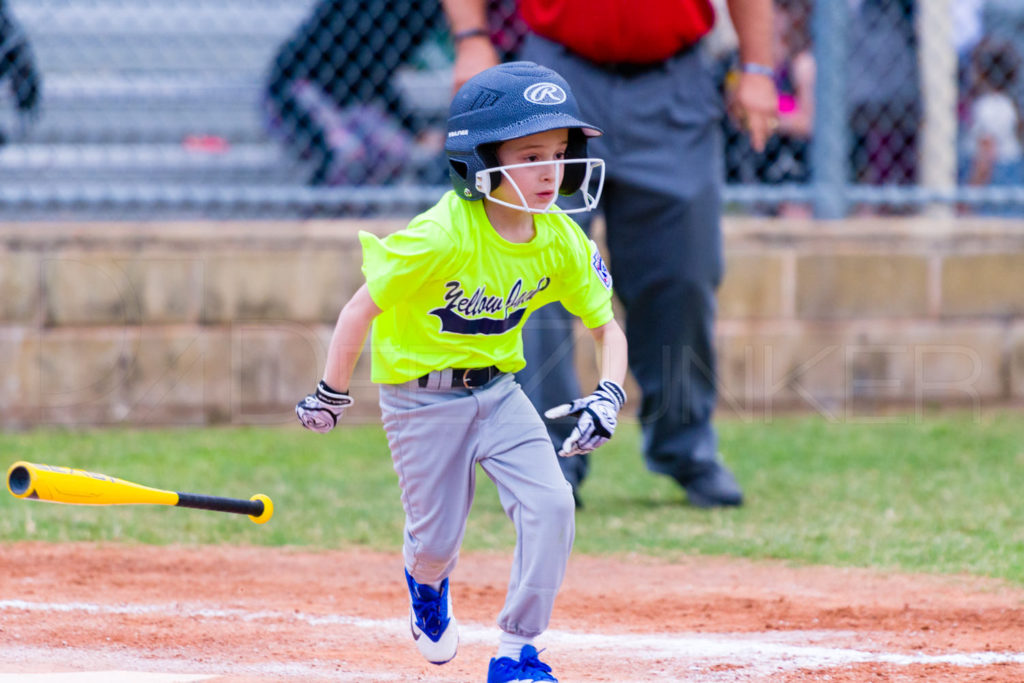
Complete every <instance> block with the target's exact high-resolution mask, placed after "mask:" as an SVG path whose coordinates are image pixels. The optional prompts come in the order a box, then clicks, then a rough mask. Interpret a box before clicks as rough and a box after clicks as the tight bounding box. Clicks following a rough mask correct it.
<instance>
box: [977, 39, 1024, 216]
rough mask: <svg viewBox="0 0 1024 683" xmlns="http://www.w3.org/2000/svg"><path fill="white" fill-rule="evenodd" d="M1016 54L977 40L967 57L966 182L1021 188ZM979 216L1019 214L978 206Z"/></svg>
mask: <svg viewBox="0 0 1024 683" xmlns="http://www.w3.org/2000/svg"><path fill="white" fill-rule="evenodd" d="M1019 71H1020V56H1019V55H1018V54H1017V52H1016V51H1015V50H1014V49H1013V47H1012V46H1011V45H1010V44H1008V43H1005V42H1001V41H995V40H991V39H985V40H982V41H981V42H980V43H978V45H977V46H976V47H975V48H974V51H973V53H972V55H971V74H972V80H973V82H974V84H975V86H974V88H973V90H974V97H973V99H972V101H971V103H970V113H969V118H968V127H967V135H966V141H967V149H966V156H967V162H968V169H967V178H966V181H967V184H969V185H985V186H1000V185H1002V186H1006V185H1013V186H1017V187H1022V186H1024V152H1022V149H1021V141H1022V139H1024V122H1022V120H1021V115H1020V107H1019V106H1018V103H1017V101H1016V100H1015V99H1014V93H1015V92H1016V90H1017V78H1018V73H1019ZM976 213H979V214H984V215H990V216H992V215H1003V216H1007V215H1018V216H1019V215H1020V210H1019V209H1017V210H1013V209H1005V208H1003V209H1000V208H997V207H992V206H984V205H982V206H980V207H978V209H977V210H976Z"/></svg>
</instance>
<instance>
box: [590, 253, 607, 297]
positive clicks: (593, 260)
mask: <svg viewBox="0 0 1024 683" xmlns="http://www.w3.org/2000/svg"><path fill="white" fill-rule="evenodd" d="M590 265H591V266H592V267H593V268H594V272H595V273H597V277H598V278H600V280H601V284H603V285H604V286H605V289H611V288H612V274H611V273H609V272H608V266H606V265H605V264H604V259H603V258H601V252H599V251H598V250H597V249H596V248H595V249H594V255H593V256H591V257H590Z"/></svg>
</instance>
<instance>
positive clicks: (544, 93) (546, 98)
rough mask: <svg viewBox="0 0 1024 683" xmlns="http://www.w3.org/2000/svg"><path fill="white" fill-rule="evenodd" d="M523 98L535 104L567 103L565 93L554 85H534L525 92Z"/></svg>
mask: <svg viewBox="0 0 1024 683" xmlns="http://www.w3.org/2000/svg"><path fill="white" fill-rule="evenodd" d="M523 97H525V98H526V101H527V102H532V103H533V104H561V103H562V102H565V98H566V96H565V91H564V90H562V88H561V87H560V86H558V85H556V84H554V83H534V84H533V85H531V86H530V87H529V88H527V89H526V90H524V91H523Z"/></svg>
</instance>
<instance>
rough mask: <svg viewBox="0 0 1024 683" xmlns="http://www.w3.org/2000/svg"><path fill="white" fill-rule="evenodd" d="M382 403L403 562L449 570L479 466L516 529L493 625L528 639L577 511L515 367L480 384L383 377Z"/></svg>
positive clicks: (424, 577)
mask: <svg viewBox="0 0 1024 683" xmlns="http://www.w3.org/2000/svg"><path fill="white" fill-rule="evenodd" d="M380 406H381V413H382V416H383V422H384V431H385V432H386V433H387V437H388V444H389V445H390V447H391V459H392V461H393V463H394V467H395V472H397V473H398V484H399V486H400V487H401V490H402V506H403V508H404V509H405V539H404V543H403V548H402V550H403V554H404V556H405V567H406V569H407V570H408V571H409V573H410V574H411V575H412V577H413V578H414V579H415V580H416V581H418V582H420V583H433V582H437V581H441V580H443V579H444V578H445V577H447V576H448V575H449V574H451V572H452V570H453V569H454V568H455V564H456V561H457V560H458V556H459V548H460V547H461V545H462V540H463V537H464V536H465V532H466V520H467V517H468V516H469V510H470V508H471V507H472V504H473V495H474V492H475V490H476V472H477V469H476V465H477V464H479V465H480V467H481V468H482V469H483V471H484V472H485V473H486V474H487V476H488V477H490V478H491V480H492V481H493V482H494V484H495V486H497V488H498V496H499V498H500V500H501V505H502V507H503V508H504V510H505V514H507V515H508V517H509V519H511V520H512V523H513V525H514V526H515V531H516V548H515V555H514V556H513V560H512V571H511V577H510V579H509V585H508V594H507V596H506V598H505V606H504V608H503V609H502V610H501V614H499V616H498V626H499V627H500V628H501V629H502V630H503V631H506V632H508V633H512V634H515V635H519V636H524V637H527V638H532V637H534V636H537V635H539V634H540V633H541V632H543V631H544V629H546V628H547V626H548V622H549V621H550V619H551V611H552V609H553V607H554V602H555V595H556V594H557V593H558V589H559V587H560V586H561V584H562V578H563V577H564V576H565V568H566V564H567V562H568V559H569V553H570V551H571V549H572V542H573V537H574V534H575V519H574V508H573V499H572V492H571V489H570V487H569V485H568V483H566V481H565V478H564V477H563V476H562V472H561V470H560V469H559V466H558V457H557V456H556V455H555V452H554V449H553V448H552V445H551V439H550V437H549V436H548V433H547V431H546V429H545V428H544V423H543V422H542V421H541V419H540V416H539V415H538V414H537V411H536V410H535V409H534V408H533V406H532V405H531V404H530V401H529V400H528V399H527V398H526V395H525V394H524V393H523V392H522V390H521V389H520V387H519V385H518V384H517V383H516V382H515V379H514V378H513V377H512V375H501V376H499V377H497V378H495V379H494V380H492V381H491V382H490V383H489V384H487V385H485V386H483V387H481V388H478V389H441V390H430V389H425V388H421V387H420V386H419V385H418V384H417V382H416V381H415V380H414V381H412V382H407V383H405V384H394V385H381V388H380Z"/></svg>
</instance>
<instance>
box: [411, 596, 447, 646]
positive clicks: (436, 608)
mask: <svg viewBox="0 0 1024 683" xmlns="http://www.w3.org/2000/svg"><path fill="white" fill-rule="evenodd" d="M421 592H422V593H425V594H426V595H421ZM431 593H433V595H434V596H436V597H430V594H431ZM443 594H444V587H443V586H442V587H441V592H436V591H434V589H432V588H430V587H429V586H423V585H421V584H417V585H416V590H414V591H412V610H413V612H415V613H416V625H417V626H419V627H420V629H421V630H422V631H423V632H424V633H426V634H427V636H428V637H429V638H430V639H431V640H434V641H436V640H437V639H438V638H439V637H441V632H442V631H444V627H445V622H446V618H445V614H444V611H445V607H446V606H445V604H444V600H443V599H442V596H443Z"/></svg>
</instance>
